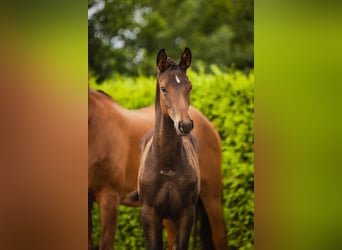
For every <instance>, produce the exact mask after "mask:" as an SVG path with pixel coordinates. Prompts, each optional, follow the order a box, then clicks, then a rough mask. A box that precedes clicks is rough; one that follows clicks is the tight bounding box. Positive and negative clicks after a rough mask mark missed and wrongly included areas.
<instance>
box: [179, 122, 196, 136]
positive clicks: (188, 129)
mask: <svg viewBox="0 0 342 250" xmlns="http://www.w3.org/2000/svg"><path fill="white" fill-rule="evenodd" d="M178 128H179V131H181V132H182V133H184V134H189V133H190V132H191V130H192V129H193V128H194V122H193V120H190V123H188V124H184V122H183V121H180V122H179V123H178Z"/></svg>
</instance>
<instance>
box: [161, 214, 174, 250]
mask: <svg viewBox="0 0 342 250" xmlns="http://www.w3.org/2000/svg"><path fill="white" fill-rule="evenodd" d="M163 225H164V227H165V229H166V231H167V246H168V248H169V249H170V250H171V249H172V247H173V244H174V243H175V240H176V226H175V224H174V223H173V222H172V221H171V220H167V219H165V220H163Z"/></svg>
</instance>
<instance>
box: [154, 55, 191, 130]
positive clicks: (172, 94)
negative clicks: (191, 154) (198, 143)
mask: <svg viewBox="0 0 342 250" xmlns="http://www.w3.org/2000/svg"><path fill="white" fill-rule="evenodd" d="M190 64H191V51H190V49H188V48H185V50H184V52H183V53H182V55H181V59H180V62H179V63H178V64H177V63H175V62H174V61H173V60H172V59H171V58H170V57H167V55H166V53H165V49H162V50H160V51H159V53H158V55H157V68H158V76H157V98H158V96H159V100H156V101H159V103H160V107H161V110H162V112H163V114H164V115H167V116H169V117H170V118H171V119H172V120H173V122H174V126H175V128H176V132H177V134H178V135H188V134H189V133H190V132H191V130H192V129H193V127H194V123H193V121H192V119H191V117H190V115H189V105H190V91H191V88H192V85H191V82H190V81H189V79H188V77H187V76H186V70H187V68H189V66H190Z"/></svg>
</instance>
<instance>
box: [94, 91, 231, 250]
mask: <svg viewBox="0 0 342 250" xmlns="http://www.w3.org/2000/svg"><path fill="white" fill-rule="evenodd" d="M88 105H89V107H88V108H89V111H88V136H89V138H88V140H89V141H88V143H89V145H88V147H89V153H88V197H89V204H88V205H89V210H88V211H89V213H88V224H89V226H88V230H89V237H88V239H89V249H92V239H91V231H92V223H91V209H92V204H93V202H94V201H96V202H97V203H98V204H99V207H100V210H101V239H100V249H102V250H103V249H112V248H113V241H114V235H115V228H116V222H117V213H118V206H119V204H125V205H129V206H137V205H138V204H137V203H134V204H133V203H127V202H125V197H126V196H127V195H128V194H129V193H131V192H133V191H135V190H136V189H137V177H138V169H139V143H140V139H141V138H142V136H143V135H144V133H146V131H148V130H149V129H151V128H152V127H153V124H154V107H153V106H150V107H147V108H143V109H138V110H127V109H125V108H123V107H121V106H120V105H119V104H117V103H116V102H115V101H113V99H112V98H110V97H109V96H107V95H106V94H103V93H101V92H98V91H94V90H91V89H89V96H88ZM190 114H191V117H192V119H193V120H194V123H195V124H196V125H195V127H194V130H193V134H194V135H195V136H196V138H197V140H198V142H199V145H200V147H199V165H200V172H201V187H200V200H201V202H202V204H203V206H204V209H205V213H206V214H207V216H208V220H209V223H210V231H211V234H206V235H203V236H202V237H205V236H207V237H210V235H211V237H210V238H211V241H212V243H213V245H214V248H215V249H227V239H226V231H225V226H224V222H223V213H222V207H221V206H222V204H221V192H222V182H221V181H222V176H221V147H220V140H219V137H218V134H217V132H216V130H215V129H214V127H213V125H212V124H211V123H210V122H209V121H208V119H207V118H206V117H205V116H204V115H203V114H202V113H200V112H199V111H198V110H196V109H195V108H191V107H190ZM164 225H165V227H166V228H167V230H168V243H169V246H172V242H173V241H174V239H175V228H174V225H173V224H172V223H170V222H168V221H165V224H164Z"/></svg>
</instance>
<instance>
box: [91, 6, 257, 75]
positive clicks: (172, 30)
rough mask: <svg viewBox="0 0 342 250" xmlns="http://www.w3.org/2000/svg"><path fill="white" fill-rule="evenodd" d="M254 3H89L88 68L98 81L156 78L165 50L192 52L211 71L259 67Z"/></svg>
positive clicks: (195, 58) (196, 67)
mask: <svg viewBox="0 0 342 250" xmlns="http://www.w3.org/2000/svg"><path fill="white" fill-rule="evenodd" d="M253 5H254V2H253V0H241V1H234V0H212V1H205V0H172V1H156V0H152V1H146V0H130V1H126V0H117V1H100V0H89V1H88V53H89V54H88V64H89V71H90V73H91V75H92V76H93V77H97V80H98V82H102V81H103V80H105V79H108V78H110V77H111V76H112V74H113V73H120V74H125V75H135V76H136V75H139V74H143V75H153V74H154V73H155V60H156V59H155V56H156V53H157V52H158V51H159V50H160V49H161V48H165V49H166V51H167V52H168V53H169V54H170V55H173V56H174V57H176V55H178V54H180V52H181V50H183V49H184V47H185V46H188V47H190V48H191V50H192V52H193V60H194V62H196V63H195V65H193V66H192V68H193V69H198V68H199V65H202V66H203V67H204V69H205V70H207V71H208V70H209V65H210V64H216V65H217V66H218V67H220V68H221V69H226V68H227V67H234V68H236V69H240V70H246V72H248V70H250V69H252V68H253V67H254V58H253V45H254V44H253V39H254V32H253V30H254V26H253V23H254V9H253V8H254V6H253Z"/></svg>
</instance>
